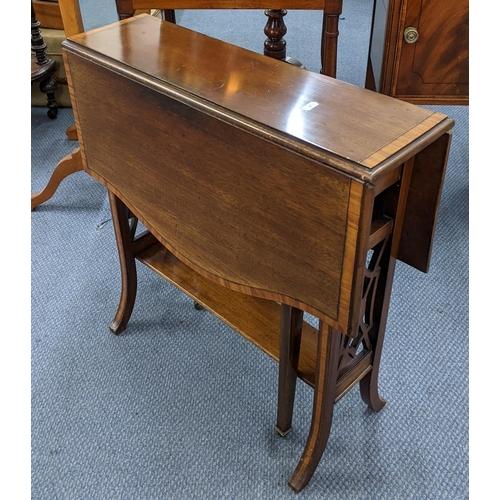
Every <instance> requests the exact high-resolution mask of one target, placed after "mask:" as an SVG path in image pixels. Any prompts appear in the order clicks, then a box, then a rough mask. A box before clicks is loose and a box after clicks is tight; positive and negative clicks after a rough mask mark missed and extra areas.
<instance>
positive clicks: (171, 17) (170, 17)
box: [163, 9, 176, 24]
mask: <svg viewBox="0 0 500 500" xmlns="http://www.w3.org/2000/svg"><path fill="white" fill-rule="evenodd" d="M163 19H165V21H168V22H169V23H172V24H176V20H175V10H172V9H166V10H164V11H163Z"/></svg>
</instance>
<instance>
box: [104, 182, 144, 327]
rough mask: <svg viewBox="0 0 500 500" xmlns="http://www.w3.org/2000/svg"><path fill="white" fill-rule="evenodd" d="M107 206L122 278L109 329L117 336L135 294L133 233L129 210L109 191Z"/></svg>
mask: <svg viewBox="0 0 500 500" xmlns="http://www.w3.org/2000/svg"><path fill="white" fill-rule="evenodd" d="M109 204H110V207H111V214H112V216H113V225H114V228H115V236H116V244H117V247H118V255H119V258H120V269H121V276H122V292H121V297H120V303H119V305H118V310H117V312H116V315H115V318H114V320H113V322H112V323H111V325H110V327H109V328H110V329H111V331H112V332H113V333H115V334H117V335H118V334H119V333H121V332H122V331H123V330H125V328H126V326H127V323H128V321H129V319H130V316H131V314H132V309H133V308H134V303H135V296H136V293H137V270H136V267H135V257H134V252H133V249H132V244H133V233H132V231H131V228H130V226H129V209H128V208H127V207H126V206H125V204H124V203H123V202H122V201H121V200H120V199H119V198H117V197H116V196H115V195H114V194H113V193H112V192H111V191H109Z"/></svg>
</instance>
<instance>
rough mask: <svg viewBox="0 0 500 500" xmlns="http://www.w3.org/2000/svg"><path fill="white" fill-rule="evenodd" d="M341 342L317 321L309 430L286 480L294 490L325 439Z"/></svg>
mask: <svg viewBox="0 0 500 500" xmlns="http://www.w3.org/2000/svg"><path fill="white" fill-rule="evenodd" d="M341 341H342V334H341V333H339V332H337V331H336V330H335V329H333V328H332V327H331V326H328V325H326V324H325V323H323V322H322V321H320V323H319V332H318V356H317V361H316V382H315V386H314V402H313V415H312V422H311V429H310V431H309V437H308V438H307V443H306V446H305V448H304V452H303V453H302V457H301V459H300V461H299V463H298V465H297V467H296V468H295V471H294V473H293V475H292V477H291V478H290V480H289V481H288V484H289V485H290V486H291V488H292V489H293V490H294V491H296V492H297V493H298V492H299V491H301V490H302V489H303V488H304V487H305V486H306V485H307V484H308V483H309V480H310V479H311V477H312V475H313V474H314V471H315V470H316V467H317V466H318V463H319V461H320V460H321V457H322V455H323V451H324V450H325V446H326V443H327V442H328V437H329V435H330V429H331V426H332V418H333V406H334V402H335V398H336V391H337V372H338V364H339V353H340V349H341Z"/></svg>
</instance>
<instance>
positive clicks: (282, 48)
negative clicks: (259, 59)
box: [264, 9, 287, 60]
mask: <svg viewBox="0 0 500 500" xmlns="http://www.w3.org/2000/svg"><path fill="white" fill-rule="evenodd" d="M264 13H265V14H266V16H267V17H268V18H269V19H268V20H267V24H266V26H265V27H264V33H265V34H266V35H267V40H265V42H264V55H266V56H269V57H272V58H273V59H280V60H284V59H285V58H286V41H285V39H284V38H283V37H284V36H285V35H286V25H285V21H283V17H285V16H286V14H287V11H286V10H283V9H268V10H266V11H264Z"/></svg>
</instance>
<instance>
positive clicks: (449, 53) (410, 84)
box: [370, 0, 469, 104]
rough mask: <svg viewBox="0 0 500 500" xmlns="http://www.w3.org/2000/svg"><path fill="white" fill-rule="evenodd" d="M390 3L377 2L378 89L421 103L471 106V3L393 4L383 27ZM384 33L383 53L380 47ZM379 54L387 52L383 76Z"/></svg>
mask: <svg viewBox="0 0 500 500" xmlns="http://www.w3.org/2000/svg"><path fill="white" fill-rule="evenodd" d="M385 3H386V2H385V1H380V0H379V1H378V2H376V7H375V9H376V10H375V17H374V25H373V30H372V47H371V54H370V56H371V65H372V66H374V67H373V70H374V73H375V75H374V77H375V88H376V90H378V91H379V92H382V93H384V94H388V95H391V96H393V97H398V98H401V99H404V100H406V101H409V102H414V103H417V104H424V103H428V104H440V103H442V104H468V99H469V2H468V0H454V1H446V2H443V1H442V2H437V1H436V0H392V1H389V5H387V11H386V16H387V17H386V25H383V23H381V22H380V19H381V17H383V15H384V14H383V13H381V10H382V11H383V10H384V9H383V7H385V5H384V4H385ZM377 10H379V12H378V13H377ZM377 19H378V22H377ZM412 28H413V29H412ZM381 29H383V30H384V36H383V39H384V43H385V46H384V47H383V48H381V47H379V45H380V44H379V43H378V42H377V39H380V38H381V37H380V30H381ZM405 30H406V31H407V32H410V33H408V34H407V35H406V36H405ZM415 38H416V40H415ZM377 50H378V52H379V53H381V52H382V53H383V56H382V63H381V68H380V69H379V71H380V72H378V71H377V67H376V66H377V64H376V53H377ZM377 80H378V81H377Z"/></svg>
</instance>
